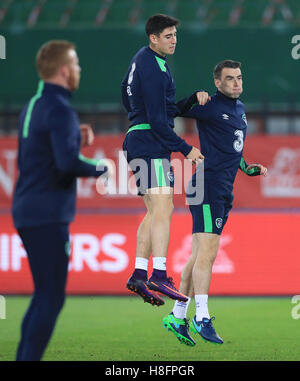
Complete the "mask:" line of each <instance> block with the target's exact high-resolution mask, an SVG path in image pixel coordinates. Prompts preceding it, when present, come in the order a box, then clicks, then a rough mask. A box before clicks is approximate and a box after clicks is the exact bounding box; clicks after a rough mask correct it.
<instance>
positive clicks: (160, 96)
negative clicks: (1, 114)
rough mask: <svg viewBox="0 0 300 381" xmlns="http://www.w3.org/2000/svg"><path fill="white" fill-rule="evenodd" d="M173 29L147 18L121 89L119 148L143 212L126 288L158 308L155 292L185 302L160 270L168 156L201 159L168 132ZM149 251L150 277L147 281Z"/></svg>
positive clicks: (172, 24)
mask: <svg viewBox="0 0 300 381" xmlns="http://www.w3.org/2000/svg"><path fill="white" fill-rule="evenodd" d="M177 25H178V20H176V19H174V18H173V17H170V16H167V15H163V14H156V15H154V16H152V17H150V18H149V19H148V21H147V23H146V34H147V36H148V38H149V46H146V47H143V48H141V49H140V50H139V51H138V52H137V53H136V55H135V56H134V57H133V59H132V60H131V63H130V65H129V68H128V71H127V73H126V75H125V77H124V79H123V81H122V86H121V89H122V99H123V104H124V106H125V108H126V110H127V112H128V118H129V121H130V128H129V130H128V131H127V134H126V137H125V140H124V143H123V150H124V152H125V155H126V158H127V161H128V163H129V165H130V167H131V169H132V171H133V172H134V174H135V176H136V183H137V188H138V194H139V195H140V196H142V198H143V201H144V204H145V206H146V208H147V213H146V215H145V217H144V219H143V221H142V222H141V224H140V226H139V228H138V231H137V244H136V261H135V270H134V272H133V274H132V276H131V277H130V278H129V280H128V282H127V288H128V289H129V290H131V291H133V292H135V293H137V294H139V295H140V296H141V297H142V298H143V299H144V301H145V302H148V303H151V304H153V305H158V306H159V305H162V304H164V301H163V299H161V298H160V297H159V296H158V294H156V292H155V291H159V292H160V293H162V294H164V295H167V296H168V297H170V298H172V299H178V300H187V298H186V296H185V295H183V294H182V293H180V292H178V291H177V290H176V288H175V286H174V283H173V281H172V279H171V278H169V277H168V276H167V271H166V258H167V250H168V244H169V233H170V221H171V215H172V211H173V186H174V174H173V170H172V166H171V164H170V156H171V153H172V152H181V153H182V154H183V155H184V156H185V157H186V158H188V159H190V160H191V161H192V162H197V161H199V160H202V159H203V155H202V154H201V152H200V151H199V150H198V149H197V148H195V147H192V146H190V145H189V144H187V143H186V142H185V141H184V140H183V139H182V138H180V137H179V136H178V135H177V134H176V133H175V132H174V131H173V127H174V114H175V112H176V110H177V109H176V104H175V102H176V100H175V97H176V89H175V84H174V80H173V78H172V74H171V72H170V69H169V66H168V64H167V61H166V56H167V55H172V54H174V52H175V47H176V43H177V30H176V26H177ZM198 98H199V102H200V103H201V104H205V103H206V101H207V100H208V98H209V96H208V94H207V93H206V92H200V93H199V94H198ZM151 253H152V256H153V273H152V276H151V277H150V279H149V280H148V275H147V270H148V261H149V257H150V254H151Z"/></svg>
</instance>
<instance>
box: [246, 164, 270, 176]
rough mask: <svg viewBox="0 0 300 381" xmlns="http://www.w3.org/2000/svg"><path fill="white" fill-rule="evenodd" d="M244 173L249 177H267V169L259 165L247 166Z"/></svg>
mask: <svg viewBox="0 0 300 381" xmlns="http://www.w3.org/2000/svg"><path fill="white" fill-rule="evenodd" d="M246 171H247V174H248V175H249V176H257V175H263V176H267V172H268V169H267V168H266V167H264V166H263V165H261V164H249V165H248V167H247V168H246ZM258 171H259V172H258ZM252 173H253V174H252ZM254 173H255V174H254Z"/></svg>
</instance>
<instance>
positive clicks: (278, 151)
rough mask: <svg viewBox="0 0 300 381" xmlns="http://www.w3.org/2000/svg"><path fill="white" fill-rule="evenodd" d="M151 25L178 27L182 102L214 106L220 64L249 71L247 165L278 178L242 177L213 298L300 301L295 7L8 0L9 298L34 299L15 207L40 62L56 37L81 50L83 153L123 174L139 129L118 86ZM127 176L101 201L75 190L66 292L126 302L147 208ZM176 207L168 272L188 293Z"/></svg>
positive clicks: (88, 190) (292, 2)
mask: <svg viewBox="0 0 300 381" xmlns="http://www.w3.org/2000/svg"><path fill="white" fill-rule="evenodd" d="M155 13H166V14H169V15H172V16H174V17H176V18H178V19H179V20H180V26H179V27H178V43H177V48H176V52H175V54H174V56H172V57H168V63H169V65H170V68H171V71H172V73H173V76H174V79H175V83H176V88H177V98H178V99H180V98H182V97H185V96H188V95H190V94H191V93H192V92H194V91H195V90H197V89H204V90H206V91H208V92H209V93H210V94H213V93H214V91H215V88H214V84H213V76H212V71H213V68H214V66H215V65H216V64H217V63H218V62H219V61H221V60H224V59H233V60H238V61H240V62H242V72H243V78H244V93H243V94H242V96H241V100H242V101H243V102H244V103H245V105H246V111H247V120H248V135H247V139H246V144H245V148H244V157H245V160H246V161H247V163H255V162H259V163H262V164H263V165H265V166H267V167H268V176H267V177H266V178H261V177H255V178H251V177H247V176H246V175H244V174H243V173H238V175H237V179H236V182H235V186H234V196H235V199H234V208H233V211H232V213H231V215H230V218H229V220H228V223H227V225H226V227H225V230H224V233H223V235H222V237H221V246H220V250H219V253H218V256H217V259H216V262H215V264H214V268H213V279H212V284H211V290H210V293H212V294H215V295H294V294H297V293H300V290H299V273H300V256H299V247H298V236H299V227H300V214H299V213H300V90H299V85H298V81H299V65H300V60H299V59H300V32H299V25H300V2H299V0H0V35H1V36H3V38H0V44H1V46H0V51H1V54H0V58H1V59H0V212H1V213H0V294H10V293H11V294H19V293H20V294H24V293H25V294H26V293H30V292H31V291H32V281H31V276H30V273H29V270H28V263H27V259H26V253H25V252H24V249H23V247H22V244H21V242H20V239H19V237H18V235H17V234H16V231H15V229H14V228H13V225H12V219H11V215H10V207H11V197H12V192H13V188H14V183H15V180H16V176H17V165H16V158H17V138H16V136H17V122H18V115H19V112H20V110H21V109H22V108H23V107H24V106H25V105H26V103H27V102H28V101H29V99H30V98H31V97H32V96H33V95H34V94H35V92H36V88H37V83H38V77H37V74H36V70H35V55H36V52H37V50H38V49H39V47H40V46H41V45H42V44H43V43H44V42H46V41H48V40H52V39H67V40H70V41H73V42H75V44H76V46H77V51H78V55H79V59H80V65H81V68H82V77H81V84H80V88H79V90H78V91H77V92H76V93H75V94H74V95H73V97H72V104H73V105H74V107H75V108H76V110H77V111H78V113H79V116H80V119H81V122H86V123H90V124H91V125H92V127H93V129H94V131H95V133H96V140H95V143H94V144H93V146H92V147H89V148H86V149H84V150H83V153H84V154H85V155H86V156H90V157H95V158H98V157H99V158H101V157H108V158H111V159H113V160H115V162H116V164H117V165H119V164H120V162H122V154H120V150H121V147H122V142H123V137H124V134H125V133H126V131H127V128H128V125H129V124H128V119H127V114H126V113H125V110H124V108H123V106H122V104H121V94H120V84H121V81H122V78H123V76H124V75H125V73H126V71H127V68H128V65H129V62H130V60H131V58H132V56H133V55H134V54H135V53H136V51H137V50H138V49H140V48H141V47H142V46H145V45H147V44H148V41H147V36H146V34H145V31H144V26H145V22H146V20H147V19H148V18H149V17H150V16H151V15H153V14H155ZM154 96H155V95H154ZM175 128H176V132H177V133H178V134H180V135H181V136H183V137H184V138H185V139H186V140H187V141H188V142H189V143H191V144H194V145H197V146H199V140H198V137H197V135H196V129H195V122H194V121H192V120H184V119H182V118H178V119H176V126H175ZM33 154H34V153H33ZM173 157H174V158H175V159H179V160H182V158H181V157H180V155H178V154H174V156H173ZM123 164H124V163H123ZM180 170H181V169H180V165H179V167H178V173H176V172H175V176H176V181H177V182H178V183H179V182H180V179H181V178H182V176H184V174H183V173H182V172H181V173H179V172H180ZM117 174H118V176H117V179H116V183H115V184H112V185H111V188H110V190H111V192H110V194H104V195H100V194H99V192H97V190H96V180H95V179H85V180H83V179H79V180H78V204H77V217H76V220H75V222H74V223H73V224H72V227H71V234H72V254H71V257H70V274H69V275H70V276H69V281H68V293H70V294H127V290H126V288H125V284H126V281H127V279H128V277H129V276H130V272H131V270H132V268H133V266H134V258H135V239H136V230H137V227H138V224H139V222H140V221H141V219H142V218H143V214H144V207H143V203H142V201H141V200H140V199H139V198H138V197H137V196H135V195H134V194H132V193H133V192H127V193H126V192H125V193H124V192H123V193H122V191H121V190H122V189H123V188H122V187H123V186H124V184H125V185H126V184H127V180H128V178H129V177H130V173H129V172H128V171H127V170H126V166H125V169H124V166H123V167H122V170H119V171H118V172H117ZM129 184H130V186H131V188H132V189H133V190H134V185H133V182H132V181H129ZM121 193H122V194H121ZM179 193H182V192H179ZM174 205H175V212H174V215H173V218H172V225H171V237H170V246H169V254H168V269H169V273H170V275H172V276H173V277H174V279H175V281H176V285H178V284H179V279H180V272H181V270H182V268H183V266H184V263H185V262H186V260H187V258H188V257H189V255H190V253H191V227H192V221H191V217H190V214H189V211H188V208H187V206H186V205H185V199H184V194H176V195H175V196H174ZM41 254H42V253H41Z"/></svg>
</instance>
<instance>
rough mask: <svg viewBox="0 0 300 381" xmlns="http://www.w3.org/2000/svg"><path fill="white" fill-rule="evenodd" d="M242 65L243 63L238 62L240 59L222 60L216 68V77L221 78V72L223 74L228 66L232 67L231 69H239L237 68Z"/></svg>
mask: <svg viewBox="0 0 300 381" xmlns="http://www.w3.org/2000/svg"><path fill="white" fill-rule="evenodd" d="M241 65H242V64H241V63H240V62H238V61H232V60H224V61H221V62H219V63H218V64H217V65H216V66H215V68H214V78H215V79H220V78H221V74H222V70H223V69H224V68H225V67H228V68H231V69H237V68H240V67H241Z"/></svg>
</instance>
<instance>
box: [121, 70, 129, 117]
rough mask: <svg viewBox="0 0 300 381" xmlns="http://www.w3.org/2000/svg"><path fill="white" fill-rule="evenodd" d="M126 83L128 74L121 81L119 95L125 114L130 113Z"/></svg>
mask: <svg viewBox="0 0 300 381" xmlns="http://www.w3.org/2000/svg"><path fill="white" fill-rule="evenodd" d="M127 82H128V74H126V76H125V77H124V78H123V81H122V83H121V94H122V102H123V105H124V107H125V109H126V111H127V112H130V111H131V107H130V104H129V100H128V94H127V86H128V84H127Z"/></svg>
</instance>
